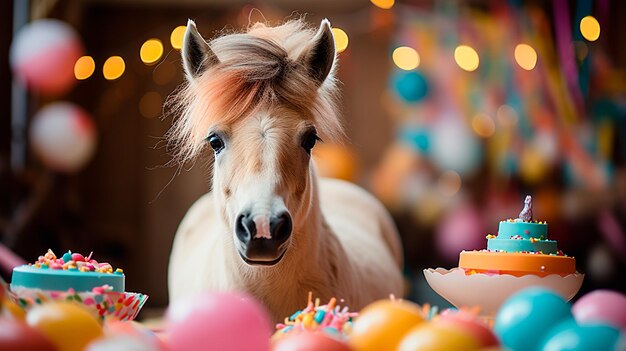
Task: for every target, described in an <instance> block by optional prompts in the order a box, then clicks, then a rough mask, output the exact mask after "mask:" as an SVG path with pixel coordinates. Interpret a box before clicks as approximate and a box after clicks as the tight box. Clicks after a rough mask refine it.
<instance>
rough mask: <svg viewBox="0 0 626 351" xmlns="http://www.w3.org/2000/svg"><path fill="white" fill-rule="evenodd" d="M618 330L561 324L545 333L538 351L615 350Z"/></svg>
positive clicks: (572, 322) (571, 321) (605, 326)
mask: <svg viewBox="0 0 626 351" xmlns="http://www.w3.org/2000/svg"><path fill="white" fill-rule="evenodd" d="M619 338H620V331H619V329H617V328H615V327H613V326H611V325H608V324H584V325H578V324H576V321H575V320H568V321H565V322H561V323H560V324H558V325H557V326H555V327H554V328H552V329H551V330H549V331H548V333H546V335H545V337H544V338H543V341H542V342H541V344H540V346H539V348H538V350H542V351H600V350H616V349H617V345H618V342H619Z"/></svg>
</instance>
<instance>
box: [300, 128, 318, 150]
mask: <svg viewBox="0 0 626 351" xmlns="http://www.w3.org/2000/svg"><path fill="white" fill-rule="evenodd" d="M318 140H322V139H320V138H319V137H318V136H317V133H316V132H315V131H314V130H313V131H310V132H308V133H306V134H305V135H304V138H303V139H302V148H303V149H304V151H306V152H307V153H308V154H310V153H311V149H313V146H315V143H316V142H317V141H318Z"/></svg>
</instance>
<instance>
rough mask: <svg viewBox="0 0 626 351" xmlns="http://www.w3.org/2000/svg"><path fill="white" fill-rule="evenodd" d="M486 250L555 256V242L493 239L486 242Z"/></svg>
mask: <svg viewBox="0 0 626 351" xmlns="http://www.w3.org/2000/svg"><path fill="white" fill-rule="evenodd" d="M487 249H488V250H491V251H494V250H498V251H506V252H527V251H530V252H539V251H541V252H542V253H544V254H556V252H557V248H556V241H555V240H537V241H535V242H532V241H530V240H528V239H500V238H499V237H498V238H494V239H489V240H487Z"/></svg>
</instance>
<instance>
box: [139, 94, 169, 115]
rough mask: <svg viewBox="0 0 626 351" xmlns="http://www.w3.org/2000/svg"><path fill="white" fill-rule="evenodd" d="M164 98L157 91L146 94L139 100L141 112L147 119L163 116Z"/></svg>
mask: <svg viewBox="0 0 626 351" xmlns="http://www.w3.org/2000/svg"><path fill="white" fill-rule="evenodd" d="M162 109H163V98H162V97H161V94H159V93H157V92H156V91H149V92H147V93H145V94H144V95H143V96H142V97H141V100H139V112H140V113H141V115H142V116H144V117H145V118H154V117H158V116H160V115H161V113H162Z"/></svg>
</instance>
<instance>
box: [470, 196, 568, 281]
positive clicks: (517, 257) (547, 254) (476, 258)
mask: <svg viewBox="0 0 626 351" xmlns="http://www.w3.org/2000/svg"><path fill="white" fill-rule="evenodd" d="M459 267H460V268H462V269H463V270H465V273H466V274H474V273H492V274H511V275H514V276H518V277H519V276H523V275H527V274H534V275H538V276H547V275H550V274H559V275H562V276H565V275H568V274H572V273H575V272H576V260H575V259H574V258H573V257H568V256H566V255H565V254H563V252H562V251H560V250H558V248H557V243H556V241H554V240H549V239H548V225H547V224H546V222H541V221H533V219H532V198H531V197H530V196H526V199H525V201H524V209H523V210H522V212H521V213H520V215H519V218H517V219H507V220H505V221H501V222H500V225H499V227H498V235H487V249H486V250H479V251H463V252H461V254H460V257H459Z"/></svg>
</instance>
